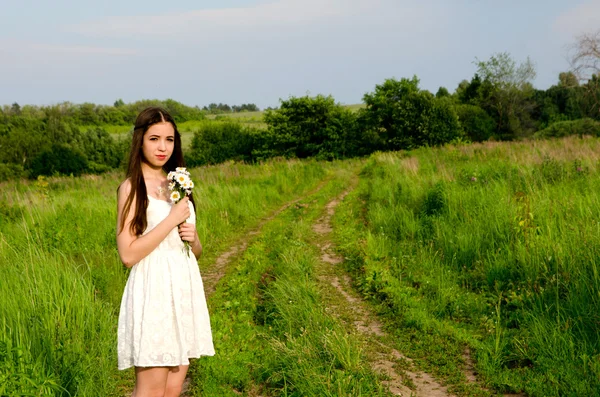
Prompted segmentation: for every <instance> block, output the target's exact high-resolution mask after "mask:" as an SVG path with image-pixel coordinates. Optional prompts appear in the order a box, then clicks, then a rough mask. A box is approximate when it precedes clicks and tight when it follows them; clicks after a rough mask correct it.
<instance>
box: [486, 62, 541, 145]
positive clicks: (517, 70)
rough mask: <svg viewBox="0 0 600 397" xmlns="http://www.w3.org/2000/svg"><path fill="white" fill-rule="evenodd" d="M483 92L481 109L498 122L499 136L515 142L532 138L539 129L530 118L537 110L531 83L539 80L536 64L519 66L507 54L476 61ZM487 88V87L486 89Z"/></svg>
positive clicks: (530, 63) (497, 131) (528, 63)
mask: <svg viewBox="0 0 600 397" xmlns="http://www.w3.org/2000/svg"><path fill="white" fill-rule="evenodd" d="M476 65H477V69H478V70H477V74H478V75H479V76H481V79H482V80H483V81H482V85H481V87H482V88H486V90H485V91H483V92H481V91H480V96H479V102H480V103H479V105H480V106H481V107H482V108H483V109H484V110H486V111H487V112H488V114H490V116H492V117H493V118H494V120H495V122H496V136H497V137H498V138H500V139H514V138H516V137H519V136H526V135H530V134H532V133H533V132H534V131H535V129H536V127H537V126H536V125H535V122H534V121H533V119H532V118H531V113H532V111H533V109H534V107H535V102H534V101H533V94H534V90H533V85H532V84H531V82H532V80H533V79H534V78H535V76H536V72H535V66H534V64H533V62H532V61H531V60H530V59H529V58H527V60H526V61H525V62H523V63H521V64H518V65H517V63H516V62H515V61H514V60H513V59H512V58H511V56H510V55H509V54H508V53H506V52H502V53H498V54H494V55H492V56H491V57H490V59H489V60H487V61H479V60H478V61H477V62H476ZM486 84H487V87H486Z"/></svg>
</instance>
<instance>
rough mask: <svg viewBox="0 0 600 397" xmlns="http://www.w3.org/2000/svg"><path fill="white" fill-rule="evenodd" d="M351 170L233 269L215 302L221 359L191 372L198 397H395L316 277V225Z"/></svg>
mask: <svg viewBox="0 0 600 397" xmlns="http://www.w3.org/2000/svg"><path fill="white" fill-rule="evenodd" d="M347 169H348V165H344V164H340V165H339V167H338V169H337V170H336V173H337V174H338V175H337V176H336V177H335V178H334V179H333V180H332V181H331V182H330V183H329V184H328V185H327V186H325V187H324V188H323V189H321V190H320V191H319V192H317V193H315V194H314V195H313V196H311V197H308V198H306V199H305V200H302V202H300V203H298V204H297V205H294V206H292V207H290V208H288V209H287V210H286V211H284V212H283V213H282V214H280V215H279V216H278V217H277V218H276V219H275V220H273V221H272V222H269V223H268V224H267V225H265V227H264V229H263V232H262V233H261V235H260V236H258V237H257V238H256V239H255V240H254V241H252V243H251V244H250V246H249V248H248V250H247V251H246V253H245V254H244V255H243V257H242V258H241V259H240V260H239V261H237V262H234V263H232V264H231V265H230V271H229V272H228V274H227V275H226V277H225V278H224V279H223V280H222V282H221V284H220V286H219V288H218V289H217V291H216V293H215V295H213V296H212V297H211V299H210V306H211V307H210V310H211V313H213V314H212V321H213V324H214V330H215V334H214V337H215V348H216V350H217V351H218V359H207V360H199V361H198V362H196V365H194V366H193V367H192V369H191V373H192V374H193V375H194V376H193V379H195V382H196V385H195V387H194V392H195V393H197V395H208V396H213V395H214V396H217V395H218V396H236V395H240V394H242V395H256V394H257V393H259V394H263V395H282V396H349V395H352V396H387V395H389V394H388V393H387V391H385V388H384V387H382V385H381V383H380V380H379V378H378V377H377V376H376V375H375V374H373V373H372V372H371V370H370V368H369V366H368V365H366V364H365V363H364V358H363V352H362V349H361V347H360V344H359V342H358V341H357V339H355V337H354V336H352V335H349V334H348V332H347V330H346V329H344V327H343V326H342V324H341V323H340V322H339V320H337V319H336V318H335V317H333V316H332V315H331V314H328V313H327V311H326V309H325V307H324V306H323V303H322V298H321V290H320V288H319V287H318V283H317V281H316V279H315V276H314V271H315V266H317V263H318V257H319V251H318V250H317V249H316V246H315V245H314V244H313V241H312V239H313V238H314V236H313V235H312V233H313V232H312V229H311V225H312V223H313V222H314V220H315V219H316V218H317V217H318V216H319V215H320V214H321V213H322V211H323V207H324V204H325V203H326V202H328V201H329V200H330V199H331V198H333V197H335V196H336V195H338V194H339V193H340V192H341V191H342V190H343V189H344V187H345V185H346V182H347V181H348V178H349V175H350V173H349V172H347ZM344 171H346V172H344ZM292 225H293V226H292ZM215 357H217V356H215Z"/></svg>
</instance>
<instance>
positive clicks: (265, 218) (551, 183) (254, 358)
mask: <svg viewBox="0 0 600 397" xmlns="http://www.w3.org/2000/svg"><path fill="white" fill-rule="evenodd" d="M599 160H600V140H598V139H596V138H565V139H561V140H544V141H527V142H514V143H498V142H487V143H483V144H471V145H463V144H460V145H447V146H444V147H440V148H421V149H418V150H413V151H403V152H394V153H375V154H373V155H372V156H370V157H369V158H366V159H360V160H346V161H336V162H317V161H298V160H279V159H275V160H271V161H267V162H265V163H261V164H257V165H245V164H240V163H234V162H230V163H225V164H221V165H218V166H210V167H200V168H195V169H192V170H191V171H192V177H193V178H194V181H196V185H197V187H196V189H195V193H194V194H195V195H196V203H197V218H198V219H197V224H198V225H199V233H200V236H201V239H202V241H203V245H204V254H203V256H202V258H201V259H200V261H199V266H200V269H201V272H202V273H203V274H210V273H211V271H213V269H214V268H215V263H216V262H218V260H217V259H218V258H221V257H222V255H223V254H224V253H226V252H227V251H228V250H229V249H230V247H232V246H234V245H236V244H239V241H243V242H244V245H243V248H244V249H243V250H239V252H237V253H235V254H234V255H232V256H231V257H230V258H229V261H228V263H227V264H226V265H225V266H224V268H223V269H221V270H220V271H221V272H222V274H220V277H219V280H218V283H216V285H214V291H211V293H210V295H209V297H208V303H209V310H210V312H211V322H212V326H213V333H214V339H215V347H216V350H217V355H216V356H215V357H211V358H202V359H200V360H196V361H195V362H194V363H193V364H192V366H191V368H190V377H191V385H190V388H189V390H188V395H202V396H237V395H247V396H256V395H264V396H280V395H282V396H346V395H352V396H388V395H391V392H390V389H389V388H388V387H387V386H386V385H387V383H386V382H388V381H389V379H388V378H386V376H385V375H383V374H382V373H380V372H378V371H377V370H376V368H374V366H373V365H372V363H371V362H370V360H371V358H370V357H371V355H372V354H371V352H370V349H371V347H370V346H369V341H368V340H365V338H363V337H361V336H360V333H357V331H356V329H354V328H353V327H354V325H353V324H348V323H347V322H345V321H344V316H343V315H341V314H340V313H341V312H343V311H344V310H343V308H341V309H340V310H331V306H330V301H331V299H332V298H331V296H330V295H331V294H332V292H330V291H329V290H328V289H327V286H326V285H325V284H324V283H323V282H322V278H319V274H322V273H323V272H324V271H325V270H324V269H325V268H324V266H325V265H324V263H323V262H322V261H321V259H320V250H319V248H318V244H320V243H321V241H320V240H321V239H322V238H321V237H320V236H319V235H317V234H315V232H314V230H313V225H314V224H315V222H316V221H317V219H319V217H321V216H322V215H323V213H324V212H325V211H326V209H325V208H326V205H327V203H328V202H331V200H332V199H334V198H335V197H339V196H340V194H342V193H343V192H347V193H348V195H347V196H346V197H345V199H344V200H342V201H341V202H340V204H339V206H338V207H337V210H336V212H335V215H334V216H333V218H332V219H333V224H332V226H333V228H332V232H331V233H332V236H333V237H332V239H333V243H335V247H336V248H335V249H336V250H337V251H338V252H339V254H340V256H341V258H343V262H341V263H340V264H337V265H335V267H336V269H337V270H336V271H339V272H341V273H340V274H342V273H343V274H345V275H349V276H350V278H351V280H352V285H353V289H354V293H356V294H357V296H361V297H362V299H363V300H364V302H365V303H366V304H368V305H369V307H371V308H372V309H373V316H377V317H378V318H379V319H380V320H381V321H382V323H383V324H384V328H385V330H386V332H387V333H388V335H389V336H390V343H391V344H393V345H394V347H395V348H396V349H397V350H398V351H400V352H402V353H403V354H404V355H405V356H407V357H409V358H411V359H412V364H410V365H411V366H414V367H416V368H417V369H419V370H421V371H425V372H427V373H430V374H432V375H434V376H435V377H436V378H437V379H439V380H440V382H442V383H443V384H444V385H445V386H446V387H448V390H449V391H450V392H452V393H454V394H456V395H459V396H490V395H502V394H503V393H523V395H530V396H565V395H573V396H580V395H586V396H587V395H590V396H591V395H598V394H599V393H600V335H599V333H598V325H599V323H600V315H599V314H598V313H600V311H599V309H600V275H599V273H598V262H597V261H598V257H599V256H598V253H599V250H600V248H599V247H600V206H599V204H600V162H599ZM121 179H122V175H121V174H120V173H116V172H115V173H109V174H103V175H100V176H83V177H78V178H73V177H53V178H48V179H44V178H41V179H39V180H37V181H24V180H21V181H13V182H5V183H2V184H1V185H0V187H1V189H0V253H1V255H0V280H2V281H1V282H0V315H1V318H2V322H0V330H1V332H0V395H56V396H98V395H106V396H122V395H128V394H127V393H128V391H130V390H131V387H132V380H133V372H132V371H131V370H128V371H122V372H119V371H117V369H116V325H117V315H118V309H119V304H120V298H121V294H122V291H123V287H124V284H125V281H126V278H127V270H126V269H125V268H124V267H123V266H122V265H121V263H120V262H119V258H118V255H117V252H116V248H115V237H114V233H115V218H116V214H115V212H116V204H115V200H116V189H117V187H118V184H119V182H120V180H121ZM286 204H287V205H286ZM330 266H331V265H330ZM340 277H341V276H340ZM211 288H212V287H211ZM328 302H329V303H328ZM337 304H338V305H343V304H345V305H346V306H347V307H346V308H345V310H348V311H352V306H351V305H350V304H349V303H348V302H345V303H344V301H343V299H342V300H340V301H339V302H337ZM471 362H472V365H473V366H474V369H475V372H476V381H473V380H469V379H467V377H466V375H465V371H466V368H467V367H468V366H469V365H471V364H470V363H471ZM397 367H398V368H399V369H400V370H402V369H406V370H408V367H409V364H407V363H406V361H405V360H398V362H397ZM403 382H404V383H405V384H406V385H407V386H408V387H412V388H413V389H414V390H415V393H416V394H417V395H418V393H417V392H418V390H417V389H416V388H415V386H414V385H412V384H411V382H410V381H409V379H408V378H405V379H404V381H403Z"/></svg>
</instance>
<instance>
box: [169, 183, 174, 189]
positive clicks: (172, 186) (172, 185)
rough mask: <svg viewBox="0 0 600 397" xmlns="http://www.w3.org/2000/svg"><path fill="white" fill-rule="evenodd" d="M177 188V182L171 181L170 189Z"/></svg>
mask: <svg viewBox="0 0 600 397" xmlns="http://www.w3.org/2000/svg"><path fill="white" fill-rule="evenodd" d="M173 189H175V182H171V183H169V190H173Z"/></svg>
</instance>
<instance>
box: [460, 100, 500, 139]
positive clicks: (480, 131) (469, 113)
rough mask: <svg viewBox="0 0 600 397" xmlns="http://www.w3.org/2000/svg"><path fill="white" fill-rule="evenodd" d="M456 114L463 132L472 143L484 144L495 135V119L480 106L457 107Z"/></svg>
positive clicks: (463, 105) (464, 105)
mask: <svg viewBox="0 0 600 397" xmlns="http://www.w3.org/2000/svg"><path fill="white" fill-rule="evenodd" d="M456 113H457V114H458V120H459V121H460V124H461V126H462V129H463V131H464V132H465V134H466V135H467V136H468V137H469V139H471V141H473V142H483V141H486V140H488V139H489V138H490V137H491V136H492V135H493V134H494V130H495V124H494V119H493V118H491V117H490V115H489V114H487V112H486V111H485V110H483V109H482V108H480V107H479V106H476V105H468V104H462V105H458V106H456Z"/></svg>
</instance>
